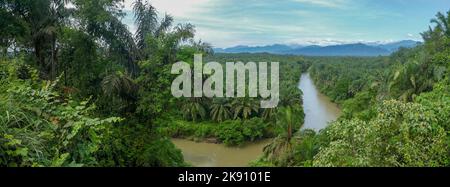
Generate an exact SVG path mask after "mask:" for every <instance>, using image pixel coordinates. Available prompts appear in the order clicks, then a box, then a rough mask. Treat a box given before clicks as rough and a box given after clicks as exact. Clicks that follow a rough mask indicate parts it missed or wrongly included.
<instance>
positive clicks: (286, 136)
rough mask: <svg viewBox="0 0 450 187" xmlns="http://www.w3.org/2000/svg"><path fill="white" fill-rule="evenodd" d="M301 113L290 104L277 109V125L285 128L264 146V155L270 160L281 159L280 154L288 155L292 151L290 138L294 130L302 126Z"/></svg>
mask: <svg viewBox="0 0 450 187" xmlns="http://www.w3.org/2000/svg"><path fill="white" fill-rule="evenodd" d="M301 116H302V115H300V114H299V110H297V109H295V108H292V107H291V106H287V107H282V108H280V109H279V110H278V117H277V125H279V126H281V127H283V129H285V131H284V133H282V134H280V135H279V136H278V137H276V138H275V139H274V140H273V141H272V142H271V143H270V144H269V145H267V146H266V147H264V149H263V151H264V155H265V157H266V158H268V159H269V160H271V161H272V162H275V163H277V162H279V161H280V160H283V158H282V156H290V155H291V153H292V141H291V140H292V138H293V134H294V132H295V131H296V130H295V129H300V128H301V127H302V126H303V123H302V120H301V119H302V117H301Z"/></svg>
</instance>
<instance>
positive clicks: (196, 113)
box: [182, 97, 206, 122]
mask: <svg viewBox="0 0 450 187" xmlns="http://www.w3.org/2000/svg"><path fill="white" fill-rule="evenodd" d="M182 111H183V115H184V117H185V119H187V120H192V121H194V122H196V121H197V119H199V118H200V119H205V118H206V109H205V107H204V106H203V98H196V97H191V98H187V99H186V101H185V102H184V104H183V106H182Z"/></svg>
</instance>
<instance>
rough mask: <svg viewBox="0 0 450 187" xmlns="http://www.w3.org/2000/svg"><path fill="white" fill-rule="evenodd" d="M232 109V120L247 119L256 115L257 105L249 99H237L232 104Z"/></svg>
mask: <svg viewBox="0 0 450 187" xmlns="http://www.w3.org/2000/svg"><path fill="white" fill-rule="evenodd" d="M232 106H233V108H234V111H233V113H234V119H239V118H241V119H245V120H246V119H249V118H250V117H252V115H254V114H257V113H258V111H259V105H258V103H256V102H255V100H253V99H250V98H238V99H236V100H234V101H233V102H232Z"/></svg>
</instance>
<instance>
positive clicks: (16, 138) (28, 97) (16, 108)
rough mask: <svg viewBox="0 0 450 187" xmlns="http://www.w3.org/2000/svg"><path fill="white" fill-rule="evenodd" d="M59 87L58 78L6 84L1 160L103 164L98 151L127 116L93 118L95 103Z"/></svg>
mask: <svg viewBox="0 0 450 187" xmlns="http://www.w3.org/2000/svg"><path fill="white" fill-rule="evenodd" d="M55 86H56V82H43V83H42V85H39V84H33V82H32V81H23V80H14V81H10V82H8V84H7V85H6V86H5V87H2V94H1V98H2V99H1V100H0V102H1V105H0V106H1V107H0V113H1V114H2V115H1V116H0V129H1V130H0V132H1V134H0V142H1V145H0V146H1V150H2V154H0V155H1V159H0V160H1V161H0V165H3V166H82V165H88V166H89V165H90V166H94V165H96V164H98V160H97V158H96V155H95V154H96V152H97V151H98V150H99V148H100V147H101V146H102V145H103V144H104V143H105V142H104V141H103V140H104V136H105V134H107V133H108V132H109V129H110V126H111V125H112V124H114V123H117V122H119V121H121V120H122V119H121V118H116V117H111V118H105V119H101V118H97V117H93V116H92V111H93V110H95V105H91V104H89V101H84V102H80V103H78V102H75V101H73V100H71V99H69V98H64V97H62V96H61V95H59V93H57V92H55V91H54V90H55ZM6 88H7V89H6ZM5 153H6V154H5Z"/></svg>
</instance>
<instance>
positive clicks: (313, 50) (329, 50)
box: [214, 40, 421, 56]
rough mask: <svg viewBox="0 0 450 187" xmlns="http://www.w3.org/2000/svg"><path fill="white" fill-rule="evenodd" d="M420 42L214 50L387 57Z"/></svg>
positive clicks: (244, 47) (219, 49) (222, 51)
mask: <svg viewBox="0 0 450 187" xmlns="http://www.w3.org/2000/svg"><path fill="white" fill-rule="evenodd" d="M420 43H421V42H418V41H413V40H402V41H398V42H392V43H385V44H381V43H353V44H340V45H329V46H318V45H306V46H305V45H285V44H274V45H266V46H243V45H240V46H235V47H230V48H214V52H216V53H271V54H290V55H305V56H387V55H390V54H391V53H393V52H395V51H397V50H398V49H399V48H401V47H405V48H412V47H415V46H417V45H419V44H420Z"/></svg>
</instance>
